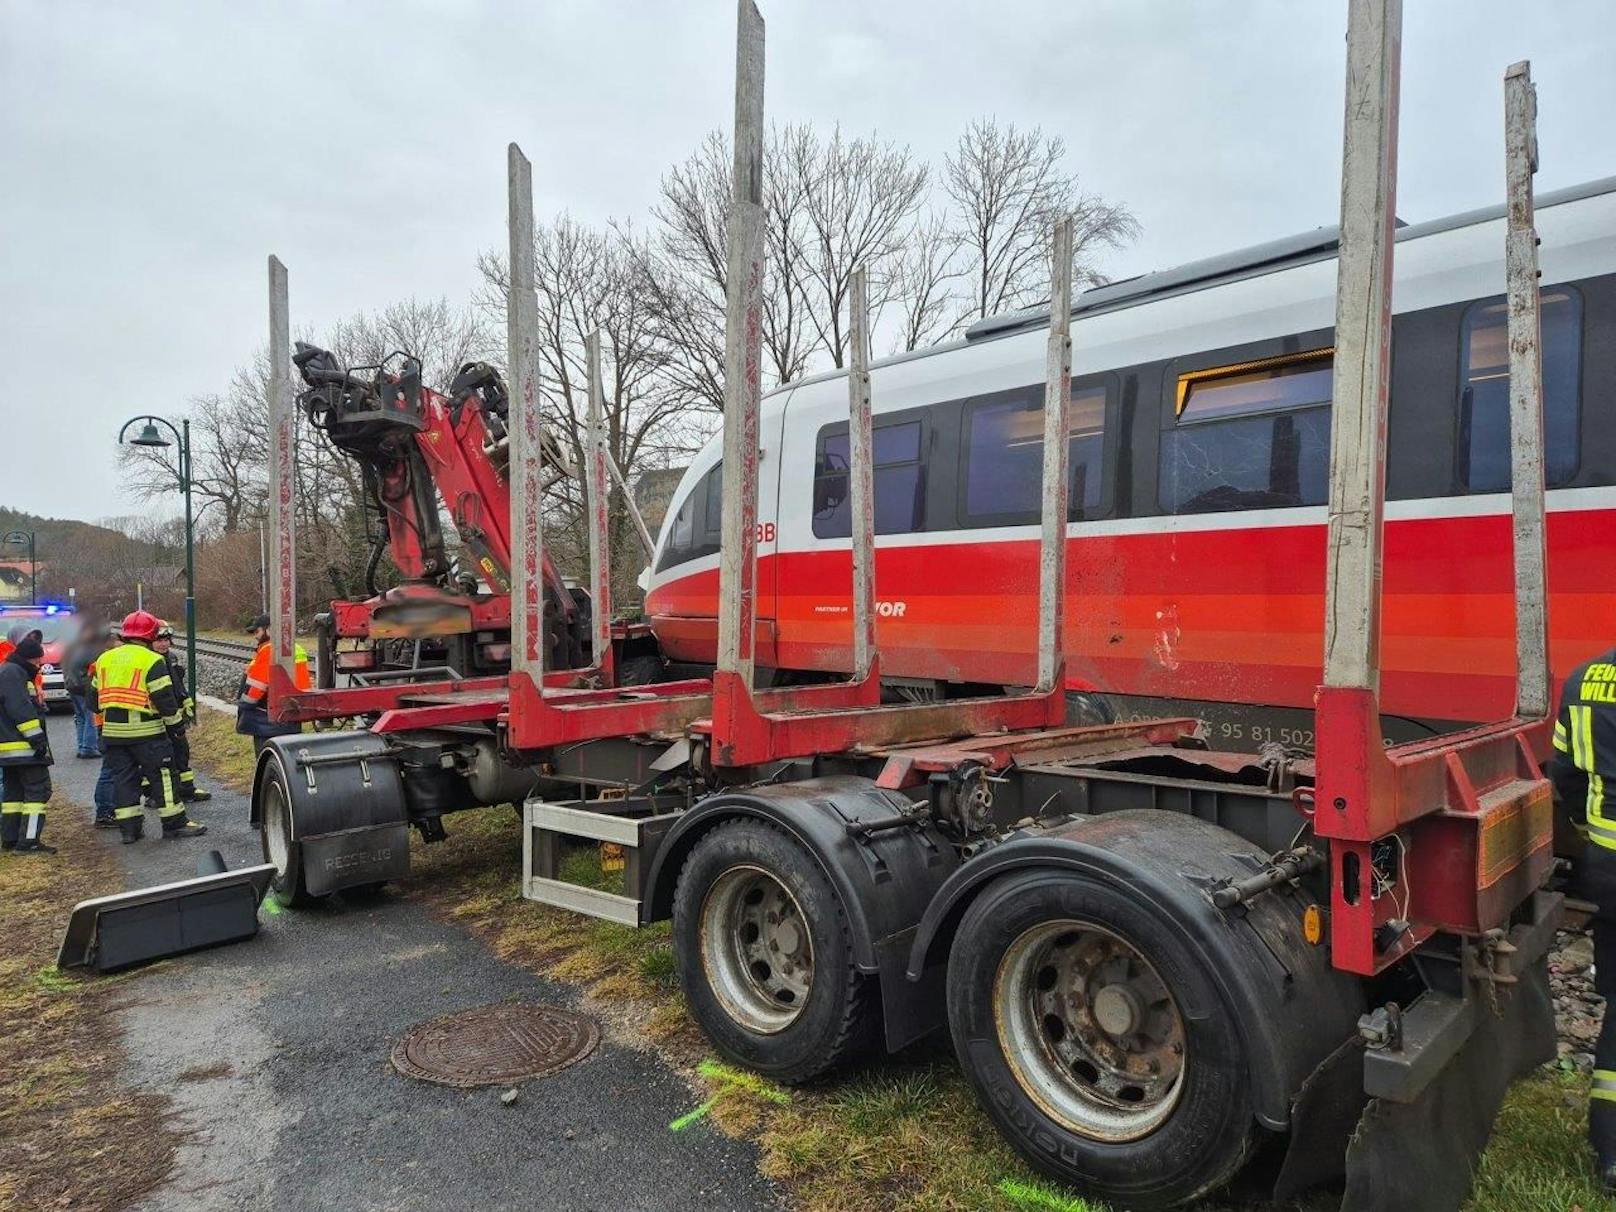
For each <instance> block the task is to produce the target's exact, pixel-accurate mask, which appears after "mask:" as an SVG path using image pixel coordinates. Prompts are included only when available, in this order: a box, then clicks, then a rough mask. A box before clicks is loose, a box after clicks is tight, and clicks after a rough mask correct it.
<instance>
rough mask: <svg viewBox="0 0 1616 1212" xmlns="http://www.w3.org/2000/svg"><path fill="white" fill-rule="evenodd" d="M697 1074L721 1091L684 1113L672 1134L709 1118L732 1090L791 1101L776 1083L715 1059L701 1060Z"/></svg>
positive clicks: (784, 1101)
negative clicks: (720, 1100)
mask: <svg viewBox="0 0 1616 1212" xmlns="http://www.w3.org/2000/svg"><path fill="white" fill-rule="evenodd" d="M696 1072H697V1073H698V1074H700V1075H701V1076H702V1077H705V1078H706V1079H707V1080H708V1081H710V1082H717V1083H718V1090H717V1092H716V1093H714V1095H713V1096H712V1097H711V1098H709V1099H708V1100H707V1101H706V1102H704V1103H702V1104H701V1106H699V1107H697V1108H696V1109H695V1110H693V1111H687V1112H685V1113H684V1114H683V1115H681V1116H680V1117H679V1118H678V1119H676V1120H674V1121H673V1122H672V1123H671V1124H669V1125H668V1131H670V1132H683V1131H684V1130H685V1129H686V1128H688V1127H690V1125H691V1124H694V1123H697V1122H698V1121H700V1120H702V1119H704V1118H706V1116H707V1115H708V1113H709V1112H711V1111H712V1109H713V1108H714V1107H715V1106H717V1104H718V1100H719V1099H721V1098H723V1097H724V1095H725V1094H728V1093H729V1092H730V1091H731V1090H745V1091H746V1092H747V1093H748V1094H753V1095H756V1096H757V1097H758V1098H764V1099H768V1101H769V1102H771V1103H779V1104H781V1105H785V1104H788V1103H790V1102H791V1095H790V1094H788V1093H786V1091H784V1090H782V1089H780V1087H779V1086H776V1085H775V1084H774V1083H773V1082H770V1081H766V1080H764V1079H763V1078H761V1077H759V1076H757V1074H755V1073H744V1072H742V1071H741V1070H739V1069H731V1068H730V1067H729V1066H728V1065H721V1064H719V1063H718V1062H717V1061H715V1060H704V1061H702V1062H701V1064H699V1065H697V1066H696Z"/></svg>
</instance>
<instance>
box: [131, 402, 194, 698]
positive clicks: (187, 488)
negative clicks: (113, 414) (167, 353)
mask: <svg viewBox="0 0 1616 1212" xmlns="http://www.w3.org/2000/svg"><path fill="white" fill-rule="evenodd" d="M135 425H139V426H140V427H141V429H140V432H139V433H138V434H136V435H135V436H134V437H132V438H130V437H128V434H129V430H130V427H131V426H135ZM159 425H161V426H163V427H164V428H166V429H167V430H168V432H169V433H171V434H173V435H174V439H175V441H177V442H178V443H179V454H180V464H179V480H180V492H182V493H183V494H184V495H185V684H186V686H187V688H188V689H189V690H190V692H191V693H192V694H193V695H194V694H196V693H197V685H196V542H195V534H194V533H193V531H192V524H191V422H190V421H189V420H182V421H181V422H180V427H179V428H178V429H176V428H174V423H173V422H172V421H167V420H164V419H163V418H162V417H154V416H144V417H131V418H130V419H129V420H127V421H125V422H124V423H123V428H122V429H120V430H119V431H118V444H119V445H120V446H122V445H123V444H124V442H125V440H127V441H128V443H129V445H131V446H144V447H147V448H149V449H159V450H160V449H164V448H166V447H169V446H172V445H174V442H170V441H169V440H168V439H167V438H165V437H164V436H163V433H162V430H160V429H158V426H159Z"/></svg>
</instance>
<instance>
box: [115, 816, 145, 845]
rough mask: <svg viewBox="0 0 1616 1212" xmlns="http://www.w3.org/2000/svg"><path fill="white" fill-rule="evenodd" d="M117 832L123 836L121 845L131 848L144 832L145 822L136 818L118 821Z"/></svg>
mask: <svg viewBox="0 0 1616 1212" xmlns="http://www.w3.org/2000/svg"><path fill="white" fill-rule="evenodd" d="M118 832H119V833H121V834H123V844H124V845H125V846H133V845H134V844H135V843H136V842H138V841H139V840H140V839H141V836H142V835H143V834H144V833H145V832H146V826H145V822H144V821H142V820H141V819H140V818H139V817H138V816H137V817H134V818H132V819H130V820H124V821H119V822H118Z"/></svg>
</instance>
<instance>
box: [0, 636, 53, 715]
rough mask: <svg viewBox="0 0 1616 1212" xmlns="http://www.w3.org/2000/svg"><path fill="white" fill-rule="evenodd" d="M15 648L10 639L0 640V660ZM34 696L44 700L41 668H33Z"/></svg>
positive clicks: (40, 700) (42, 671) (43, 677)
mask: <svg viewBox="0 0 1616 1212" xmlns="http://www.w3.org/2000/svg"><path fill="white" fill-rule="evenodd" d="M16 650H17V646H16V645H15V644H13V643H12V642H11V641H10V640H0V661H3V660H5V659H6V658H7V657H8V656H10V655H11V654H12V653H13V652H15V651H16ZM34 698H35V699H37V700H38V701H39V702H41V703H43V702H44V701H45V670H44V669H43V668H40V669H36V670H34Z"/></svg>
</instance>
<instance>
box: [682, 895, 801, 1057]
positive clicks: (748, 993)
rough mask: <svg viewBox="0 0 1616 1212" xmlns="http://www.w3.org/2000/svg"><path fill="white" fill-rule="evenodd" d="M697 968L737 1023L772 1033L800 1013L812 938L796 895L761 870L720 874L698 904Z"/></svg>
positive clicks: (782, 1028) (786, 1024)
mask: <svg viewBox="0 0 1616 1212" xmlns="http://www.w3.org/2000/svg"><path fill="white" fill-rule="evenodd" d="M700 921H701V965H702V970H703V972H704V973H705V974H706V977H707V985H708V987H709V988H710V989H712V991H713V994H714V996H716V997H717V998H718V1001H719V1003H720V1004H721V1005H722V1006H723V1007H724V1010H725V1012H726V1013H727V1014H728V1015H729V1016H730V1018H732V1019H733V1020H734V1021H735V1022H737V1023H739V1024H740V1025H741V1026H742V1027H745V1028H746V1029H747V1030H748V1031H755V1032H757V1033H758V1034H760V1035H773V1034H775V1033H776V1032H778V1031H783V1030H785V1029H786V1028H787V1027H789V1026H790V1025H791V1024H792V1023H794V1022H796V1021H797V1019H798V1018H799V1017H800V1016H801V1015H802V1012H803V1009H804V1007H805V1006H806V1005H807V1004H808V993H809V990H810V989H811V988H812V986H813V981H814V951H813V941H812V939H811V938H810V936H809V931H808V922H807V919H806V918H804V917H803V913H802V907H801V906H800V905H798V904H797V899H796V897H794V896H792V895H791V892H790V891H789V890H788V889H787V888H786V886H785V885H784V884H782V883H781V882H780V881H779V880H778V879H776V878H775V877H774V876H773V875H772V874H770V873H769V872H768V871H765V870H764V869H763V868H762V867H754V866H752V865H750V864H744V865H741V866H737V867H731V868H730V869H729V870H727V871H725V872H723V873H722V874H721V875H720V876H719V877H718V878H717V879H716V880H714V881H713V883H712V886H711V887H710V888H708V889H707V895H706V897H705V898H704V899H703V901H702V905H701V919H700Z"/></svg>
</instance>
